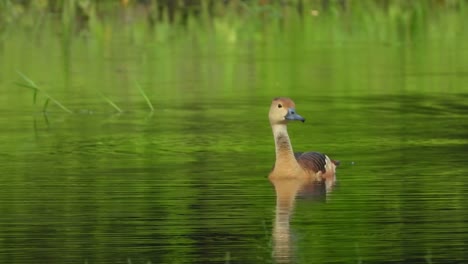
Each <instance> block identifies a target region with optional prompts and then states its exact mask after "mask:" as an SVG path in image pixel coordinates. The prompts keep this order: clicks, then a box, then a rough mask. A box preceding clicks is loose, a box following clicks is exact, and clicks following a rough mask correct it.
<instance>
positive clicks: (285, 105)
mask: <svg viewBox="0 0 468 264" xmlns="http://www.w3.org/2000/svg"><path fill="white" fill-rule="evenodd" d="M268 116H269V118H270V124H271V125H275V124H287V123H288V122H289V121H294V120H296V121H302V122H304V121H305V118H303V117H302V116H300V115H299V114H297V112H296V105H295V104H294V102H293V100H291V99H289V98H287V97H277V98H274V99H273V101H272V102H271V106H270V113H269V115H268Z"/></svg>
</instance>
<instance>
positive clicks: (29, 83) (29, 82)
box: [16, 71, 73, 114]
mask: <svg viewBox="0 0 468 264" xmlns="http://www.w3.org/2000/svg"><path fill="white" fill-rule="evenodd" d="M16 73H18V75H19V76H21V78H23V80H24V81H25V82H26V84H24V83H16V84H17V85H19V86H22V87H26V88H29V89H32V90H34V94H33V102H34V104H35V103H36V99H37V94H38V93H39V92H41V93H42V94H43V95H44V96H45V97H46V99H47V101H46V103H45V104H44V106H45V107H47V105H48V104H49V102H48V101H49V100H50V101H52V102H53V103H54V104H56V105H57V106H58V107H60V108H62V110H63V111H65V112H67V113H69V114H73V111H71V110H70V109H68V108H67V107H65V106H64V105H63V104H62V103H60V102H59V101H57V100H55V99H54V98H53V97H52V96H50V95H49V94H47V93H46V92H45V91H44V90H42V89H41V88H39V86H37V84H36V83H35V82H34V81H33V80H31V79H30V78H28V77H27V76H26V75H25V74H23V73H21V72H19V71H16ZM43 109H44V110H45V108H43Z"/></svg>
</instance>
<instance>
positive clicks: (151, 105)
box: [135, 81, 154, 112]
mask: <svg viewBox="0 0 468 264" xmlns="http://www.w3.org/2000/svg"><path fill="white" fill-rule="evenodd" d="M135 85H136V87H137V88H138V90H140V93H141V96H143V98H145V101H146V103H147V104H148V107H149V108H150V109H151V112H153V111H154V107H153V104H152V103H151V101H150V99H149V98H148V96H147V95H146V93H145V91H144V90H143V88H141V85H140V84H139V83H138V82H137V81H135Z"/></svg>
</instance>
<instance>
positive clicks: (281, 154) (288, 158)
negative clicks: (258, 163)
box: [272, 124, 297, 167]
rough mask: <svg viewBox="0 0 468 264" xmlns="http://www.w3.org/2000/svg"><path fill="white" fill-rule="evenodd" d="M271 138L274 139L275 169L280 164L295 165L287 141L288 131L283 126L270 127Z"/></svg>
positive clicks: (289, 143) (289, 144) (291, 150)
mask: <svg viewBox="0 0 468 264" xmlns="http://www.w3.org/2000/svg"><path fill="white" fill-rule="evenodd" d="M272 129H273V136H274V138H275V148H276V163H275V167H276V166H278V165H281V164H285V165H286V164H289V165H292V164H294V165H295V164H297V161H296V158H295V157H294V152H293V149H292V146H291V141H290V140H289V135H288V129H287V128H286V125H285V124H275V125H272Z"/></svg>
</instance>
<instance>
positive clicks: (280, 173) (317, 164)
mask: <svg viewBox="0 0 468 264" xmlns="http://www.w3.org/2000/svg"><path fill="white" fill-rule="evenodd" d="M269 118H270V124H271V128H272V130H273V136H274V139H275V147H276V162H275V166H274V168H273V170H272V171H271V172H270V175H269V178H270V179H277V178H297V179H303V180H304V181H307V182H322V181H325V185H326V189H327V191H329V190H330V189H331V188H332V186H333V185H334V184H335V169H336V166H337V165H338V164H339V162H338V161H334V160H331V159H330V158H329V157H328V156H327V155H324V154H321V153H318V152H303V153H300V152H299V153H294V152H293V149H292V146H291V141H290V140H289V135H288V130H287V124H288V122H289V121H294V120H297V121H302V122H304V121H305V119H304V118H303V117H302V116H300V115H299V114H297V113H296V109H295V104H294V102H293V101H292V100H291V99H289V98H286V97H278V98H274V99H273V102H272V103H271V107H270V113H269Z"/></svg>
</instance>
